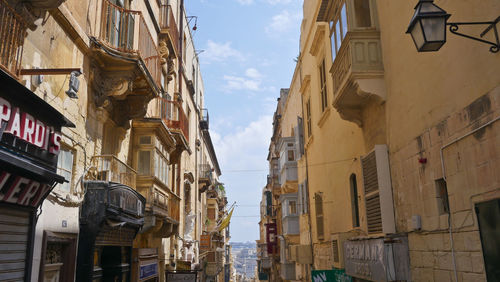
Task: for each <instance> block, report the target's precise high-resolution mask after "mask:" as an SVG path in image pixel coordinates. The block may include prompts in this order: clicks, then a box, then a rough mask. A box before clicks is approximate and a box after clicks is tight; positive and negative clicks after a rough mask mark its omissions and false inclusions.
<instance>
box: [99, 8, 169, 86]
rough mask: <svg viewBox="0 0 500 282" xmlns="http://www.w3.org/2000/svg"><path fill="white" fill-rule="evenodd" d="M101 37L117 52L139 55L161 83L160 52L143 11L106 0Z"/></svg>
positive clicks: (154, 77)
mask: <svg viewBox="0 0 500 282" xmlns="http://www.w3.org/2000/svg"><path fill="white" fill-rule="evenodd" d="M136 31H139V32H138V34H136ZM98 38H99V39H100V40H101V42H102V43H104V44H105V45H107V46H108V47H110V48H113V49H116V50H117V51H120V52H123V53H130V54H137V55H139V57H140V58H141V59H142V61H143V62H144V64H145V65H146V68H147V70H148V72H149V74H150V75H151V77H152V78H153V80H154V82H155V83H156V85H157V86H158V87H159V86H160V85H161V65H160V61H161V58H160V54H159V52H158V49H157V46H156V43H155V41H154V40H153V37H152V36H151V33H150V32H149V29H148V27H147V25H146V21H145V20H144V17H143V15H142V13H141V12H140V11H134V10H127V9H125V8H122V7H119V6H117V5H115V4H113V3H111V2H110V1H108V0H103V9H102V16H101V32H100V34H99V37H98Z"/></svg>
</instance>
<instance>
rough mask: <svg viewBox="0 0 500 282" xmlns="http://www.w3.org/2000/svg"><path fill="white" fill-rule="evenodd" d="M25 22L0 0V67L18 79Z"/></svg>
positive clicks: (3, 0)
mask: <svg viewBox="0 0 500 282" xmlns="http://www.w3.org/2000/svg"><path fill="white" fill-rule="evenodd" d="M27 28H28V27H27V24H26V22H25V21H24V20H23V19H22V18H21V16H19V15H18V14H17V13H16V12H15V11H14V9H12V7H11V6H9V4H8V3H7V2H6V1H5V0H0V67H1V68H2V69H3V70H4V71H6V72H7V73H8V74H10V75H11V76H13V77H15V78H16V79H19V71H20V68H21V60H22V55H23V44H24V38H25V37H26V35H27V32H26V30H27Z"/></svg>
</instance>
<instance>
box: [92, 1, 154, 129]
mask: <svg viewBox="0 0 500 282" xmlns="http://www.w3.org/2000/svg"><path fill="white" fill-rule="evenodd" d="M100 22H101V25H100V28H98V29H97V30H96V31H95V32H94V33H93V34H90V39H91V42H92V48H91V54H90V55H91V56H92V59H93V60H94V61H95V62H96V64H93V65H92V66H93V67H94V70H93V72H92V73H93V77H92V84H93V85H92V86H93V89H94V93H95V97H94V102H95V104H96V106H98V107H104V108H106V109H107V110H108V111H110V113H111V118H112V119H113V120H114V121H115V122H116V123H117V124H118V125H119V126H127V125H128V121H129V120H131V119H133V118H140V117H144V115H145V113H146V108H147V105H148V103H149V101H150V100H151V99H152V98H154V97H157V96H158V95H159V94H160V92H161V75H162V73H161V64H162V63H163V61H162V58H161V55H160V53H159V51H158V46H157V42H156V41H155V39H154V38H153V36H152V34H151V33H150V31H149V29H148V26H147V24H146V21H145V20H144V17H143V14H142V13H141V12H140V11H134V10H127V9H124V8H122V7H119V6H117V5H114V4H112V3H111V2H110V1H108V0H102V10H101V11H100Z"/></svg>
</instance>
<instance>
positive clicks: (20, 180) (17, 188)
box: [0, 171, 52, 207]
mask: <svg viewBox="0 0 500 282" xmlns="http://www.w3.org/2000/svg"><path fill="white" fill-rule="evenodd" d="M51 189H52V186H50V185H48V184H45V183H40V182H37V181H34V180H31V179H29V178H25V177H22V176H19V175H15V174H13V173H9V172H6V171H0V201H3V202H8V203H12V204H18V205H22V206H31V207H38V205H39V204H40V203H41V202H42V200H43V199H45V196H46V195H47V194H48V193H49V192H50V190H51Z"/></svg>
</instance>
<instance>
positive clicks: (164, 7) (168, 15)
mask: <svg viewBox="0 0 500 282" xmlns="http://www.w3.org/2000/svg"><path fill="white" fill-rule="evenodd" d="M164 2H166V1H164ZM164 2H163V3H161V4H160V34H161V35H162V36H164V37H167V38H168V40H167V42H169V47H170V48H171V49H172V50H173V51H174V52H175V54H177V55H178V54H179V28H178V26H177V23H176V20H175V17H174V11H173V10H172V6H171V5H168V4H166V3H164Z"/></svg>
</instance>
